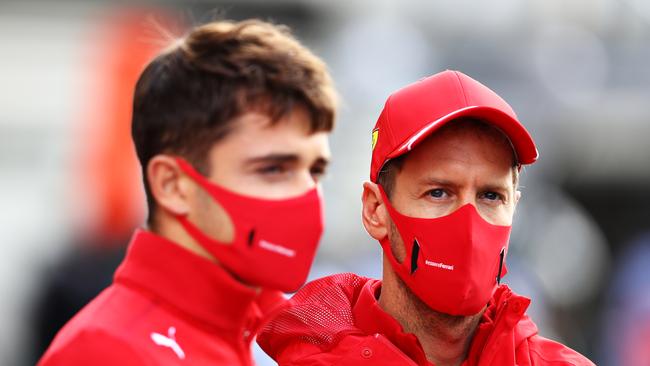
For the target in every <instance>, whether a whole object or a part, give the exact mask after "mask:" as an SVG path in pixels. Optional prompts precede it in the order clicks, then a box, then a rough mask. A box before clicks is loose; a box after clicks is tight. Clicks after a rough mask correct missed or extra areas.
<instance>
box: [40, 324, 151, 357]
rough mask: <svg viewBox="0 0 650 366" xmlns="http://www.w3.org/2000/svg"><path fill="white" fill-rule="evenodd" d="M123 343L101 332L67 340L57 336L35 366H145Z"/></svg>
mask: <svg viewBox="0 0 650 366" xmlns="http://www.w3.org/2000/svg"><path fill="white" fill-rule="evenodd" d="M145 364H146V363H145V362H144V361H143V359H142V358H141V356H140V355H139V354H138V352H137V351H136V350H135V349H134V348H133V347H132V346H130V345H129V344H128V343H127V342H126V341H125V340H122V339H120V338H119V337H116V336H114V335H112V334H110V333H108V332H106V331H104V330H102V329H97V328H86V329H82V330H80V331H77V332H75V333H74V334H71V335H70V336H68V337H65V335H63V337H60V336H57V338H56V339H55V341H54V342H53V343H52V345H51V346H50V348H49V349H48V350H47V352H45V355H44V356H43V358H42V359H41V360H40V361H39V363H38V366H59V365H61V366H63V365H66V366H76V365H97V366H104V365H107V366H108V365H125V366H136V365H145Z"/></svg>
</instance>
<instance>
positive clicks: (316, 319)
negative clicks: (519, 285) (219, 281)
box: [258, 273, 593, 366]
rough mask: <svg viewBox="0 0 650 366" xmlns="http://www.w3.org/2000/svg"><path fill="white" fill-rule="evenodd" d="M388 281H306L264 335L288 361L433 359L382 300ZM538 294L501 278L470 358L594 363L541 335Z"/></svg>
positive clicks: (503, 364)
mask: <svg viewBox="0 0 650 366" xmlns="http://www.w3.org/2000/svg"><path fill="white" fill-rule="evenodd" d="M380 290H381V281H378V280H373V279H368V278H364V277H359V276H356V275H354V274H351V273H343V274H338V275H334V276H330V277H325V278H322V279H319V280H316V281H314V282H311V283H309V284H308V285H306V286H305V287H304V288H303V289H302V290H300V291H299V292H298V293H297V294H296V295H295V296H294V297H293V298H292V299H291V300H290V304H289V307H288V308H285V310H284V311H283V312H282V313H281V314H280V315H279V316H278V317H276V318H274V319H273V320H272V321H271V322H270V323H269V324H267V326H265V327H264V329H263V330H262V332H261V334H260V335H259V336H258V343H259V344H260V346H261V347H262V348H263V349H264V351H266V353H268V354H269V355H270V356H271V357H273V358H274V359H275V360H276V361H277V362H278V363H279V364H280V365H286V366H289V365H294V366H298V365H313V366H316V365H339V366H344V365H432V364H431V363H429V362H428V361H427V359H426V357H425V354H424V351H423V350H422V347H421V346H420V343H419V342H418V340H417V338H416V337H415V336H414V335H413V334H407V333H404V332H403V331H402V327H401V326H400V325H399V323H398V322H397V321H396V320H395V319H394V318H393V317H391V316H390V315H388V314H387V313H385V312H384V311H383V310H382V309H381V308H380V307H379V304H378V303H377V295H379V292H380ZM529 304H530V300H529V299H527V298H525V297H523V296H519V295H516V294H515V293H513V292H512V291H511V290H510V289H509V288H508V287H507V286H505V285H502V286H500V287H499V288H498V289H497V291H496V293H495V294H494V297H493V298H492V300H491V301H490V304H489V306H488V309H487V310H486V312H485V314H484V315H483V318H482V319H481V322H480V324H479V326H478V329H477V331H476V334H475V336H474V339H473V341H472V344H471V347H470V351H469V355H468V358H467V360H466V361H465V362H464V363H463V366H474V365H480V366H486V365H499V366H509V365H519V366H524V365H592V366H593V363H592V362H590V361H589V360H588V359H587V358H585V357H584V356H582V355H580V354H579V353H577V352H575V351H573V350H571V349H570V348H568V347H566V346H563V345H561V344H559V343H556V342H553V341H551V340H548V339H546V338H543V337H541V336H539V335H537V327H536V326H535V324H534V323H533V322H532V320H530V318H529V317H528V316H526V315H525V311H526V308H527V307H528V305H529Z"/></svg>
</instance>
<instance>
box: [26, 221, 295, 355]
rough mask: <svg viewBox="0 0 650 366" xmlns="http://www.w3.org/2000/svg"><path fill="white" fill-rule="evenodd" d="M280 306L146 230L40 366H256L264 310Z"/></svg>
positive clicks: (276, 297) (274, 297) (278, 298)
mask: <svg viewBox="0 0 650 366" xmlns="http://www.w3.org/2000/svg"><path fill="white" fill-rule="evenodd" d="M282 302H284V301H283V300H282V295H281V294H280V293H279V292H269V293H265V292H262V293H261V294H259V293H258V292H257V291H255V290H254V289H251V288H248V287H246V286H244V285H242V284H240V283H239V282H237V281H235V280H234V279H233V278H232V277H230V275H228V274H227V273H226V272H225V271H224V270H223V269H221V268H220V267H219V266H217V265H215V264H214V263H211V262H209V261H207V260H205V259H203V258H201V257H198V256H196V255H194V254H192V253H190V252H188V251H187V250H185V249H183V248H181V247H180V246H178V245H176V244H174V243H172V242H169V241H167V240H166V239H164V238H162V237H159V236H156V235H154V234H152V233H150V232H147V231H143V230H140V231H137V232H136V233H135V235H134V237H133V239H132V242H131V244H130V248H129V251H128V253H127V256H126V259H125V260H124V262H123V263H122V265H121V266H120V268H118V270H117V272H116V273H115V279H114V282H113V284H112V285H111V286H110V287H108V288H107V289H106V290H104V291H103V292H102V293H101V294H100V295H99V296H98V297H97V298H95V299H94V300H93V301H92V302H91V303H89V304H88V305H87V306H86V307H85V308H84V309H83V310H81V311H80V312H79V313H78V314H77V315H76V316H75V317H74V318H72V320H70V322H68V324H66V326H65V327H63V329H62V330H61V331H60V332H59V334H58V335H57V336H56V338H55V339H54V341H53V342H52V344H51V345H50V347H49V348H48V350H47V351H46V352H45V354H44V355H43V358H42V359H41V360H40V362H39V365H40V366H58V365H61V366H63V365H65V366H75V365H84V366H86V365H93V366H102V365H120V366H130V365H138V366H140V365H213V366H214V365H252V364H253V361H252V358H251V340H252V339H253V338H254V336H255V334H256V332H257V330H258V329H259V327H260V325H261V320H262V319H263V318H264V316H263V314H264V313H265V309H270V308H271V307H275V306H276V305H277V304H279V303H282Z"/></svg>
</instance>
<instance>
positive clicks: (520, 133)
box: [386, 106, 539, 164]
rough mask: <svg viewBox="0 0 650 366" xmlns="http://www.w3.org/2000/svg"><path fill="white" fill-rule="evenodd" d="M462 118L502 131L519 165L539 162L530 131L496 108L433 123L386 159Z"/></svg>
mask: <svg viewBox="0 0 650 366" xmlns="http://www.w3.org/2000/svg"><path fill="white" fill-rule="evenodd" d="M460 117H473V118H477V119H480V120H481V121H483V122H485V123H487V124H489V125H492V126H495V127H497V128H498V129H499V130H501V132H503V133H504V134H505V135H506V136H507V137H508V139H509V140H510V143H511V144H512V147H513V149H514V151H515V154H516V156H517V162H518V163H519V164H532V163H534V162H535V161H536V160H537V157H538V156H539V153H538V151H537V147H535V142H534V141H533V138H532V137H531V136H530V134H529V133H528V131H526V129H525V128H524V126H523V125H522V124H521V123H519V121H517V120H516V119H514V118H512V117H511V116H509V115H508V114H506V113H504V112H502V111H500V110H498V109H496V108H491V107H483V106H472V107H465V108H462V109H459V110H457V111H454V112H452V113H449V114H448V115H446V116H444V117H441V118H439V119H437V120H435V121H432V122H431V123H429V124H427V125H426V126H424V127H423V128H421V129H420V130H419V131H418V132H416V133H414V134H413V135H411V137H409V138H408V139H407V140H406V141H404V142H403V143H402V144H401V145H400V146H399V147H398V148H397V149H395V150H393V151H392V152H391V153H390V154H388V155H387V156H386V158H387V159H392V158H396V157H398V156H400V155H403V154H405V153H407V152H409V151H411V150H413V148H415V147H416V146H417V145H418V144H419V143H420V142H422V141H423V140H424V139H426V138H427V137H428V136H430V135H431V134H432V133H434V132H435V131H437V130H438V129H440V128H441V127H442V126H444V125H446V124H447V123H449V122H451V121H453V120H456V119H458V118H460Z"/></svg>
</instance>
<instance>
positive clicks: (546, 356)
mask: <svg viewBox="0 0 650 366" xmlns="http://www.w3.org/2000/svg"><path fill="white" fill-rule="evenodd" d="M525 346H526V347H527V348H528V353H529V355H530V360H531V363H532V365H558V366H559V365H566V366H595V365H594V363H593V362H591V361H590V360H589V359H588V358H587V357H585V356H583V355H582V354H580V353H578V352H577V351H574V350H573V349H571V348H569V347H567V346H565V345H563V344H561V343H558V342H555V341H552V340H550V339H547V338H544V337H542V336H539V335H536V336H533V337H530V338H528V340H527V342H526V343H525Z"/></svg>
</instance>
